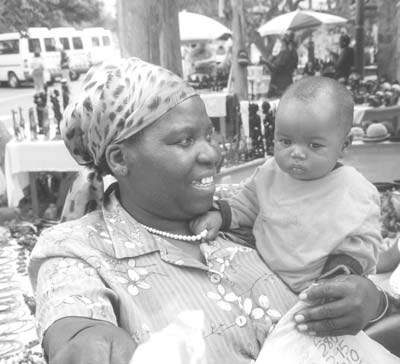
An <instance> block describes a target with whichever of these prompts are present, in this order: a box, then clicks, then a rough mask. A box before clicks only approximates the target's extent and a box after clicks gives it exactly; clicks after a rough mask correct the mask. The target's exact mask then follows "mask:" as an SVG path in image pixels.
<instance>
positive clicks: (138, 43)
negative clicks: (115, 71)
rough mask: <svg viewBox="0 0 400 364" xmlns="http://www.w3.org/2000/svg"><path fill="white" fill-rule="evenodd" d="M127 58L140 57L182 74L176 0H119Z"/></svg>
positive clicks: (125, 55) (122, 50) (123, 45)
mask: <svg viewBox="0 0 400 364" xmlns="http://www.w3.org/2000/svg"><path fill="white" fill-rule="evenodd" d="M117 12H118V14H117V16H118V23H119V26H118V29H119V40H120V46H121V52H122V55H123V56H124V57H139V58H141V59H143V60H144V61H147V62H151V63H154V64H159V65H161V66H163V67H165V68H168V69H170V70H171V71H173V72H175V73H177V74H179V75H182V61H181V52H180V36H179V20H178V8H177V5H176V0H118V5H117Z"/></svg>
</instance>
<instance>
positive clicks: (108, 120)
mask: <svg viewBox="0 0 400 364" xmlns="http://www.w3.org/2000/svg"><path fill="white" fill-rule="evenodd" d="M194 95H196V92H195V91H194V90H193V89H192V88H191V87H190V86H188V85H187V84H186V83H185V81H183V80H182V79H181V78H180V77H178V76H177V75H175V74H173V73H172V72H170V71H168V70H166V69H164V68H161V67H159V66H155V65H153V64H150V63H147V62H144V61H142V60H140V59H138V58H129V59H118V60H115V61H112V62H107V63H103V64H101V65H100V66H95V67H92V68H91V69H90V70H89V71H88V73H87V75H86V77H85V80H84V82H83V86H82V91H81V92H80V93H79V95H78V97H77V99H76V100H75V101H73V102H71V103H70V105H69V106H68V107H67V109H66V110H65V112H64V118H63V121H62V126H61V133H62V137H63V139H64V142H65V145H66V146H67V148H68V150H69V151H70V153H71V154H72V156H73V158H74V159H75V160H76V161H77V162H78V163H79V164H81V165H88V166H92V165H93V164H94V165H97V166H98V165H99V162H100V161H101V159H102V157H103V154H104V151H105V150H106V148H107V146H108V145H110V144H111V143H118V142H121V141H123V140H125V139H127V138H129V137H131V136H133V135H134V134H136V133H138V132H139V131H141V130H142V129H144V128H145V127H147V126H149V125H150V124H151V123H153V122H155V121H156V120H158V119H159V118H160V117H161V116H162V115H163V114H165V113H166V112H167V111H168V110H170V109H172V108H173V107H174V106H176V105H177V104H179V103H180V102H182V101H184V100H186V99H187V98H189V97H192V96H194Z"/></svg>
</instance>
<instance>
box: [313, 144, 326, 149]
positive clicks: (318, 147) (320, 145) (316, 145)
mask: <svg viewBox="0 0 400 364" xmlns="http://www.w3.org/2000/svg"><path fill="white" fill-rule="evenodd" d="M322 147H323V145H322V144H319V143H310V148H311V149H320V148H322Z"/></svg>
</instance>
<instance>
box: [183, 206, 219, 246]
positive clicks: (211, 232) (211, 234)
mask: <svg viewBox="0 0 400 364" xmlns="http://www.w3.org/2000/svg"><path fill="white" fill-rule="evenodd" d="M221 225H222V216H221V213H220V212H219V211H209V212H207V213H205V214H203V215H200V216H198V217H196V218H195V219H193V220H192V221H191V222H190V224H189V226H190V229H191V230H192V232H193V233H194V234H200V233H201V232H202V231H204V230H207V235H206V237H205V239H206V240H213V239H215V238H216V237H217V234H218V231H219V229H220V228H221Z"/></svg>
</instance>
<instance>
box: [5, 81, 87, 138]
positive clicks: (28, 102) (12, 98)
mask: <svg viewBox="0 0 400 364" xmlns="http://www.w3.org/2000/svg"><path fill="white" fill-rule="evenodd" d="M82 80H83V76H81V77H80V78H79V80H78V81H73V82H71V95H74V94H75V93H76V92H78V90H79V86H80V84H81V82H82ZM55 88H57V89H58V90H59V91H60V95H61V85H60V83H59V82H56V83H54V85H53V86H50V87H49V91H50V92H51V91H52V90H53V89H55ZM34 94H35V91H34V88H33V85H28V84H27V85H24V86H21V87H19V88H17V89H12V88H10V87H7V86H3V85H2V86H0V121H1V122H2V123H3V124H5V126H6V127H7V128H8V129H9V130H13V123H12V114H11V110H16V111H18V108H19V107H21V108H22V112H23V116H24V118H25V120H26V121H28V120H29V118H28V110H29V108H30V107H35V104H34V103H33V96H34ZM60 102H61V96H60ZM51 105H52V104H51V103H50V102H49V106H50V107H51ZM17 120H19V119H17ZM13 133H14V132H13V131H12V133H11V134H12V135H13Z"/></svg>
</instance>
